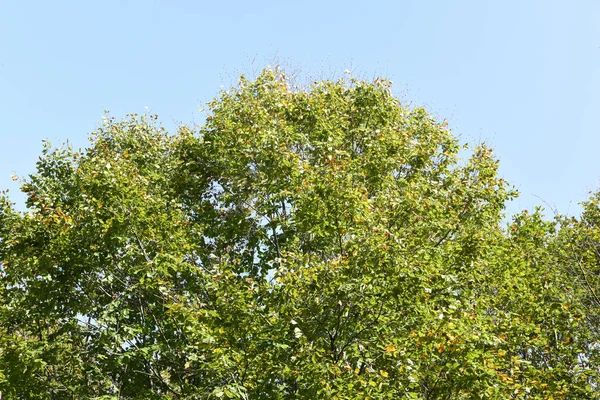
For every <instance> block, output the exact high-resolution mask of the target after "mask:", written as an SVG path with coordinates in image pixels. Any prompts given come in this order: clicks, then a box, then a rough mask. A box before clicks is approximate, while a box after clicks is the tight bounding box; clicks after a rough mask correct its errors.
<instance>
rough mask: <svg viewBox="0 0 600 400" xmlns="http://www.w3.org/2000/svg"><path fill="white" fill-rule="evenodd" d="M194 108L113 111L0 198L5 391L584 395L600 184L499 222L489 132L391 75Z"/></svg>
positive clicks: (269, 89)
mask: <svg viewBox="0 0 600 400" xmlns="http://www.w3.org/2000/svg"><path fill="white" fill-rule="evenodd" d="M208 106H209V112H208V114H209V115H208V117H207V119H206V121H205V123H204V125H202V126H196V127H192V126H181V127H180V128H179V130H178V131H177V132H175V133H169V132H167V131H166V130H165V129H164V128H163V127H162V126H161V125H160V124H159V123H158V121H157V117H156V116H148V115H142V116H137V115H131V116H129V117H127V118H125V119H124V120H120V121H117V120H115V119H113V118H110V117H106V118H105V119H104V121H103V123H102V125H101V126H100V127H99V128H98V130H97V131H96V132H93V133H92V134H91V137H90V140H91V144H90V147H89V148H87V149H85V150H82V151H75V150H73V149H70V148H68V147H63V148H58V149H56V148H53V147H52V146H51V145H50V144H46V145H45V147H44V150H43V154H42V156H41V157H40V160H39V162H38V163H37V172H36V173H34V174H32V175H31V176H29V177H28V178H26V179H23V185H22V190H23V191H24V192H25V193H26V194H27V210H26V211H24V212H21V211H18V210H16V209H15V206H14V204H12V203H11V201H10V200H9V198H8V197H7V195H5V196H3V197H1V200H0V262H1V267H0V278H1V285H0V392H1V393H2V396H3V397H2V398H7V399H87V398H89V399H169V398H173V399H199V398H206V399H220V398H223V399H238V398H239V399H261V398H264V399H267V398H268V399H271V398H282V399H287V398H306V399H318V398H322V399H358V398H365V399H384V398H399V399H402V398H406V399H506V398H522V399H550V398H554V399H589V398H598V397H599V395H598V375H599V373H600V371H599V366H600V364H599V362H598V361H599V360H598V354H597V352H598V344H597V340H598V334H599V327H600V325H599V323H598V322H599V318H600V315H599V313H598V311H599V310H600V300H599V297H598V296H600V294H598V293H597V288H598V285H599V283H600V267H599V262H600V252H599V250H598V249H599V248H600V247H599V246H600V245H599V243H600V227H599V222H600V211H599V207H598V203H599V201H600V200H599V199H600V197H598V196H597V195H596V196H595V197H594V196H592V198H591V199H590V201H589V202H588V203H586V205H585V211H584V214H583V215H582V217H581V218H567V217H557V218H556V219H555V220H552V221H550V220H548V219H546V218H544V217H543V215H542V214H541V211H536V212H534V213H527V212H523V213H521V214H518V215H516V216H514V217H513V218H512V221H511V222H510V223H508V224H507V225H506V224H505V223H504V222H503V221H504V220H505V219H504V218H505V215H504V205H505V203H506V202H507V201H508V200H509V199H511V198H512V197H514V196H515V195H516V193H515V192H514V190H513V189H512V188H511V187H510V185H509V184H508V183H507V182H506V181H504V180H503V179H502V178H500V177H499V176H498V173H497V169H498V160H497V159H496V158H495V156H494V154H493V152H492V150H490V149H489V148H487V147H486V146H484V145H481V146H478V147H475V148H469V147H468V146H465V145H462V144H461V143H459V141H458V139H457V138H456V137H455V136H454V135H453V134H452V133H451V132H450V130H449V129H448V127H447V123H446V122H443V121H438V120H436V119H435V118H433V117H432V116H431V115H429V114H428V113H427V112H426V111H425V110H423V109H421V108H410V107H407V106H405V105H403V104H402V103H401V102H400V101H399V100H398V99H397V98H396V97H394V96H393V95H392V92H391V84H390V82H388V81H386V80H384V79H377V80H375V81H374V82H364V81H360V80H355V79H352V78H347V79H341V80H338V81H321V82H316V83H314V84H312V85H310V86H309V87H306V88H298V87H296V86H294V85H293V84H292V83H291V81H290V80H289V79H288V78H287V77H286V75H285V74H284V73H283V72H282V71H281V70H278V69H267V70H264V71H263V72H262V73H261V74H260V75H259V76H258V77H257V78H256V79H253V80H248V79H246V78H244V77H242V78H240V81H239V84H238V85H237V86H236V87H234V88H232V89H231V90H228V91H223V92H222V93H220V95H219V96H218V97H217V98H216V99H214V100H213V101H211V102H210V103H209V104H208ZM465 151H466V152H467V153H468V157H467V159H465V160H461V159H460V158H459V153H460V154H463V152H465ZM505 225H506V226H505Z"/></svg>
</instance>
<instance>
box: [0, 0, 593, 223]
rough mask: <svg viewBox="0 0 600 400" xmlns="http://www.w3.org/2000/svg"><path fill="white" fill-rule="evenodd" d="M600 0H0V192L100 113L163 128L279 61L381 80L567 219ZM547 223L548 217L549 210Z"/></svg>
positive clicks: (588, 104)
mask: <svg viewBox="0 0 600 400" xmlns="http://www.w3.org/2000/svg"><path fill="white" fill-rule="evenodd" d="M599 21H600V2H599V1H597V0H594V1H592V0H590V1H584V0H581V1H571V2H567V1H548V0H545V1H542V0H538V1H532V0H530V1H515V0H510V1H483V0H472V1H445V0H439V1H391V0H389V1H373V0H372V1H369V2H363V1H361V2H359V1H344V2H341V1H324V0H320V1H312V0H310V1H303V2H283V1H210V2H208V1H207V2H205V1H191V0H189V1H183V0H169V1H167V0H147V1H134V0H120V1H117V0H104V1H95V2H92V1H60V0H59V1H52V2H50V1H40V0H38V1H26V0H20V1H17V0H12V1H10V0H0V188H10V190H11V193H12V197H13V198H14V199H15V200H17V202H22V201H23V197H22V196H17V195H16V192H17V188H18V184H17V183H15V182H13V181H12V180H11V179H10V175H11V174H13V173H16V174H17V175H20V176H24V175H27V174H29V173H31V172H33V169H34V166H35V162H36V159H37V156H38V155H39V154H40V150H41V140H42V139H43V138H47V139H49V140H50V141H51V142H53V144H60V143H61V142H64V141H65V140H66V139H69V140H70V141H72V143H73V144H74V145H75V146H76V147H80V146H85V145H86V144H87V134H88V132H90V131H92V130H94V128H95V127H96V126H97V125H98V123H99V122H100V119H101V117H102V115H103V110H110V112H111V114H112V115H114V116H115V117H121V116H123V115H125V114H127V113H130V112H137V113H143V112H144V111H145V107H148V108H149V109H150V111H151V112H152V113H158V114H159V115H160V119H161V120H162V121H163V122H164V123H165V125H166V126H167V127H169V128H172V127H174V126H176V124H177V122H183V123H193V122H196V123H201V122H202V120H203V116H202V114H200V113H199V112H198V106H200V105H202V104H203V103H204V102H205V101H208V100H210V99H211V98H212V97H214V96H215V95H216V94H217V93H218V91H219V90H220V88H221V85H225V86H229V85H231V84H232V83H233V82H234V81H235V79H236V76H237V75H239V74H240V73H246V74H248V75H252V74H253V73H255V72H256V71H258V70H260V69H261V68H262V67H264V66H265V65H267V64H274V63H276V62H277V61H279V62H280V63H281V64H283V65H291V66H292V67H293V68H294V70H299V71H301V73H304V74H307V75H311V76H316V77H319V76H320V77H325V78H327V77H330V76H340V75H342V72H343V71H344V70H345V69H351V70H352V71H354V73H355V74H356V75H357V76H359V77H365V78H369V79H370V78H373V77H374V76H385V77H387V78H389V79H391V80H393V81H394V83H395V91H396V94H397V95H398V96H399V97H401V98H402V99H405V100H410V101H412V102H413V104H415V105H423V106H425V107H426V108H427V109H428V110H430V111H431V112H432V113H434V114H435V115H436V116H438V117H439V118H440V119H442V118H447V119H448V122H449V123H450V127H451V128H452V130H453V132H454V133H455V134H457V135H460V137H461V138H462V140H463V141H468V142H471V143H477V142H481V141H485V142H487V143H489V144H490V145H491V146H492V147H494V148H495V150H496V152H497V155H498V157H499V158H500V160H501V170H500V171H501V175H502V176H503V177H504V178H506V179H507V180H509V181H510V182H511V183H513V184H514V185H515V186H516V187H517V188H518V189H519V190H520V192H521V198H520V200H517V201H516V202H514V203H513V204H511V205H510V206H509V210H510V211H511V212H515V211H517V210H520V209H523V208H527V209H531V208H532V207H533V206H535V205H543V202H542V200H540V199H539V198H538V197H536V196H539V197H540V198H541V199H543V200H544V201H546V202H548V203H550V204H552V205H554V206H556V208H557V209H558V211H559V212H562V213H577V212H579V207H578V206H577V203H578V202H579V201H581V200H584V199H585V198H587V192H588V191H590V190H595V189H597V188H599V185H600V156H599V155H598V153H599V150H600V132H599V128H598V126H599V124H600V121H599V117H600V112H599V111H600V23H599ZM549 214H551V213H549Z"/></svg>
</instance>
